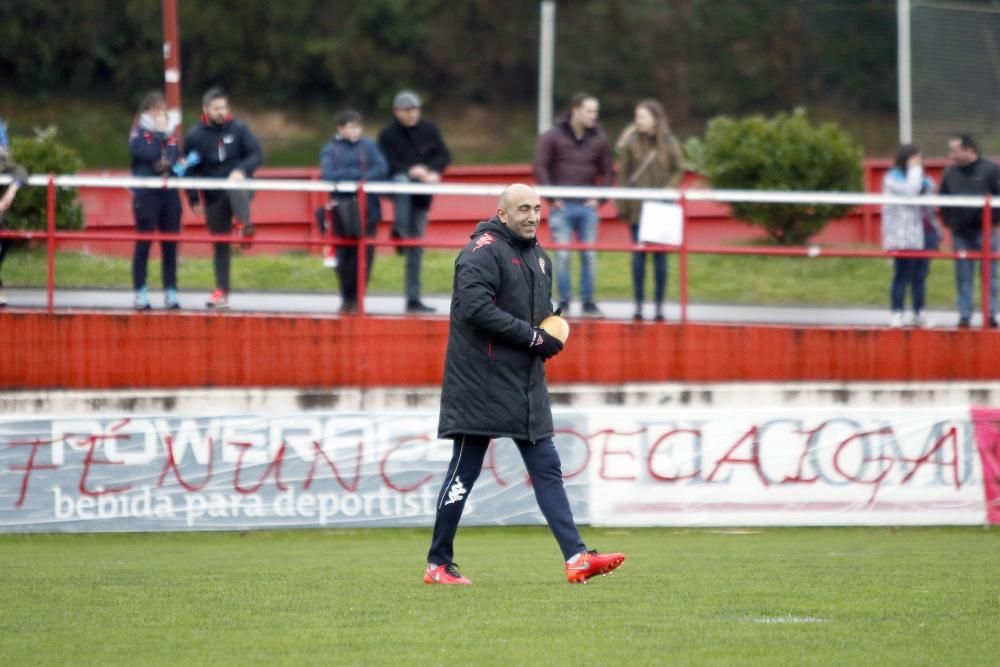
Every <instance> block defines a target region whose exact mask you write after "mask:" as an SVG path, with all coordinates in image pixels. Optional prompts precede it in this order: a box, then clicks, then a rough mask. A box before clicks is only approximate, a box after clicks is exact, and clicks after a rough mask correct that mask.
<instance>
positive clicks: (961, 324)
mask: <svg viewBox="0 0 1000 667" xmlns="http://www.w3.org/2000/svg"><path fill="white" fill-rule="evenodd" d="M958 328H959V329H968V328H969V318H968V317H960V318H958Z"/></svg>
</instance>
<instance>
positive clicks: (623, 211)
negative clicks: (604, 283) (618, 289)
mask: <svg viewBox="0 0 1000 667" xmlns="http://www.w3.org/2000/svg"><path fill="white" fill-rule="evenodd" d="M616 149H617V152H618V179H619V185H621V186H623V187H629V188H673V187H677V186H678V185H680V182H681V178H682V177H683V176H684V166H683V164H684V154H683V153H682V152H681V146H680V143H678V141H677V139H676V137H674V135H673V133H672V132H671V131H670V124H669V123H668V121H667V114H666V113H665V112H664V111H663V106H662V105H661V104H660V103H659V102H657V101H656V100H651V99H648V100H642V101H640V102H639V103H638V104H636V106H635V122H634V123H632V124H631V125H629V126H628V127H626V128H625V129H624V130H623V131H622V135H621V137H619V138H618V143H617V146H616ZM641 212H642V202H641V201H638V200H635V199H629V200H623V201H619V202H618V215H619V216H621V218H622V219H623V220H625V221H626V222H628V223H629V225H630V226H631V228H632V240H633V241H634V242H637V243H638V240H639V215H640V213H641ZM646 255H652V256H653V262H652V263H653V284H654V304H655V305H656V321H657V322H662V321H663V320H664V317H663V297H664V294H665V293H666V290H667V255H666V253H663V252H657V253H649V252H634V253H632V288H633V292H634V294H635V315H634V317H633V319H635V320H636V321H641V320H642V302H643V297H644V293H645V278H646Z"/></svg>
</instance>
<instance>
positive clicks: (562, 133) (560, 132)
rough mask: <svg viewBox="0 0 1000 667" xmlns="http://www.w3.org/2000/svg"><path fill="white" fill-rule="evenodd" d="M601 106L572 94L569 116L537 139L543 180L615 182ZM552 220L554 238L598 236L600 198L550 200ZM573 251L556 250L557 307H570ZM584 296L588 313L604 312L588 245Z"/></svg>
mask: <svg viewBox="0 0 1000 667" xmlns="http://www.w3.org/2000/svg"><path fill="white" fill-rule="evenodd" d="M599 109H600V107H599V105H598V102H597V98H596V97H594V96H593V95H588V94H587V93H577V94H576V95H574V96H573V97H572V99H570V104H569V111H568V112H567V114H566V116H565V117H563V118H562V119H560V120H559V121H557V122H556V124H555V126H554V127H553V128H552V129H551V130H549V131H548V132H546V133H545V134H543V135H542V136H541V137H539V139H538V146H537V147H536V149H535V160H534V165H533V166H534V170H535V181H537V182H538V184H539V185H584V186H592V185H611V181H612V179H613V178H614V166H613V164H612V162H611V147H610V145H609V144H608V140H607V138H606V137H605V136H604V133H603V132H602V131H601V128H600V127H599V126H598V125H597V114H598V111H599ZM550 204H551V210H550V211H549V224H550V225H551V226H552V239H553V240H554V241H555V242H556V243H570V242H571V241H573V237H574V236H575V237H576V240H577V241H578V242H580V243H594V242H595V241H597V228H598V223H599V220H598V217H597V207H598V206H599V204H600V202H599V201H598V200H597V199H593V198H591V199H554V200H552V201H551V202H550ZM569 259H570V255H569V251H568V250H559V251H557V252H556V277H557V279H558V280H559V307H560V308H561V309H562V310H564V311H566V312H567V313H568V312H569V301H570V297H571V296H572V288H571V285H570V283H571V281H570V269H569ZM580 260H581V261H580V297H581V299H582V300H583V315H584V316H585V317H602V314H601V311H600V309H599V308H598V307H597V304H596V303H595V302H594V279H595V274H596V272H597V253H596V252H595V251H593V250H586V251H584V252H583V253H582V254H581V255H580Z"/></svg>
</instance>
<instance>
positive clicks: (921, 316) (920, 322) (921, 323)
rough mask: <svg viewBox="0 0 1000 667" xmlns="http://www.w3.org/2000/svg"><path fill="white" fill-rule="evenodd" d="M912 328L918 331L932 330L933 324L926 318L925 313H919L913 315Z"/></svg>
mask: <svg viewBox="0 0 1000 667" xmlns="http://www.w3.org/2000/svg"><path fill="white" fill-rule="evenodd" d="M913 326H915V327H917V328H918V329H933V328H934V322H933V321H931V320H930V319H928V318H927V313H926V312H924V311H922V310H921V311H919V312H916V313H914V314H913Z"/></svg>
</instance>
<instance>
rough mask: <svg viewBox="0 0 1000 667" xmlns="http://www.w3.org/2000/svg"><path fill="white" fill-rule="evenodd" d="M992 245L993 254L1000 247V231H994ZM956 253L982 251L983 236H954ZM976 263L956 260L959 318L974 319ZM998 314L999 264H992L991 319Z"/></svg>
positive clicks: (980, 234) (980, 233) (967, 260)
mask: <svg viewBox="0 0 1000 667" xmlns="http://www.w3.org/2000/svg"><path fill="white" fill-rule="evenodd" d="M991 237H992V238H991V239H990V245H991V249H992V250H993V252H996V251H997V248H998V246H1000V231H998V230H997V229H996V228H994V229H993V232H992V234H991ZM952 238H953V241H954V245H955V252H959V251H962V250H977V251H978V250H982V248H983V234H982V232H979V233H976V234H974V235H971V236H961V235H959V234H954V235H953V237H952ZM975 266H976V261H975V260H973V259H956V260H955V287H956V288H957V289H958V316H959V317H961V318H963V319H967V318H969V317H972V282H973V277H972V274H973V271H974V269H975ZM996 312H997V262H996V260H993V261H992V262H990V317H993V316H994V315H995V314H996Z"/></svg>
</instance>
